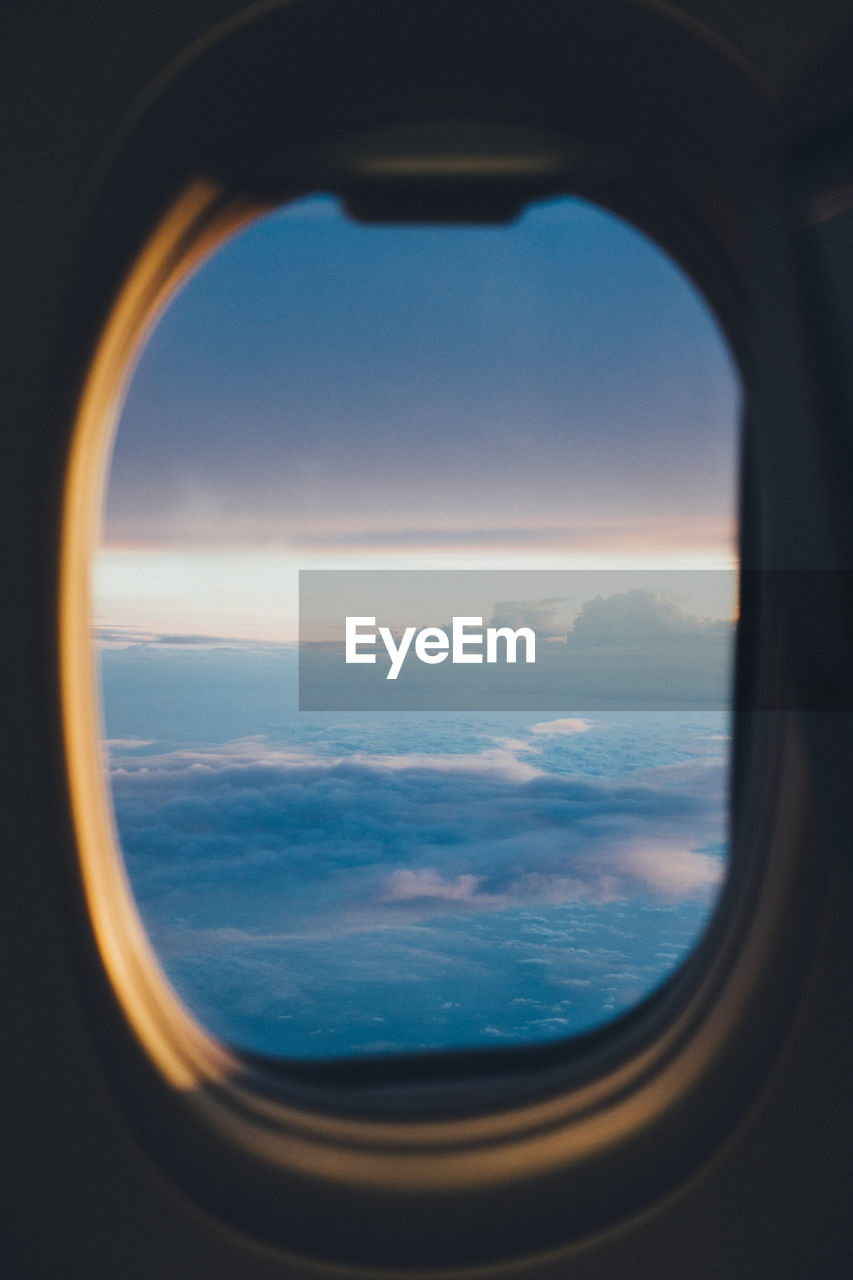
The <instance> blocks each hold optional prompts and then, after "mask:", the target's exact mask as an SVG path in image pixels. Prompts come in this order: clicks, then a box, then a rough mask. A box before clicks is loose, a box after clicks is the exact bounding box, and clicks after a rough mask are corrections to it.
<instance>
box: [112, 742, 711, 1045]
mask: <svg viewBox="0 0 853 1280" xmlns="http://www.w3.org/2000/svg"><path fill="white" fill-rule="evenodd" d="M411 723H412V731H413V732H416V733H417V741H418V742H420V741H422V740H423V741H424V746H428V744H429V742H430V741H432V740H435V741H436V742H442V743H444V744H445V747H446V744H447V742H448V741H450V740H454V735H453V734H452V733H450V732H449V731H448V730H443V731H442V733H441V734H440V735H438V736H437V737H436V738H435V739H431V738H430V735H429V733H425V731H424V730H418V729H417V726H418V725H419V724H421V723H423V722H421V721H419V719H418V717H412V722H411ZM541 723H542V724H543V725H545V726H546V728H548V727H549V726H550V727H551V728H554V726H559V725H560V724H561V722H560V721H543V722H541ZM580 723H581V724H583V725H584V726H585V727H584V729H583V731H580V732H578V731H577V727H576V726H575V727H571V726H566V725H563V726H562V727H561V728H560V729H554V731H553V732H552V731H550V729H548V731H545V732H543V731H538V732H536V731H534V730H535V729H536V726H528V727H524V728H516V736H515V738H513V739H510V738H505V739H502V740H495V739H492V740H489V739H488V738H486V737H485V736H484V735H482V734H481V735H480V745H479V749H478V748H477V746H475V745H474V743H475V741H476V735H474V736H471V735H470V734H468V735H460V734H459V730H458V729H457V730H456V736H455V740H457V741H458V742H459V744H460V746H464V747H465V749H464V750H460V751H459V752H452V751H450V750H447V749H444V750H442V751H441V752H440V753H438V754H436V755H432V754H430V753H429V751H428V750H421V751H417V752H415V753H413V754H412V755H411V756H407V755H406V754H404V753H403V752H401V751H399V750H398V749H396V742H397V740H398V735H399V736H402V737H405V727H404V726H403V725H401V726H400V727H399V728H398V729H397V730H396V731H395V730H394V729H393V728H392V727H391V722H387V723H385V724H383V728H382V730H381V731H380V729H379V723H378V722H377V725H376V732H377V733H381V736H380V737H379V738H378V742H380V743H382V744H386V743H387V744H388V745H394V746H395V750H394V751H393V752H388V753H383V752H382V751H381V750H375V749H374V750H368V749H365V748H364V747H362V749H361V750H359V751H357V752H355V753H353V754H349V755H346V754H341V747H342V744H343V743H344V741H345V740H346V736H345V734H342V726H341V725H339V724H333V725H330V726H329V727H328V728H324V730H323V736H322V738H321V739H320V740H319V741H318V743H317V746H316V748H315V747H312V746H305V745H302V746H298V747H288V746H286V745H282V744H281V743H280V742H276V741H273V742H271V741H268V740H267V739H265V738H264V737H261V736H253V737H247V738H241V739H238V740H234V741H232V742H226V743H220V744H216V745H211V746H209V747H207V748H194V749H175V750H153V751H148V752H147V753H145V754H142V752H144V750H145V748H144V746H142V744H137V743H135V742H128V743H127V744H124V743H121V742H115V743H114V744H113V747H112V752H113V769H112V772H111V776H112V779H113V795H114V801H115V808H116V813H117V818H118V826H119V830H120V833H121V840H122V845H123V848H124V851H125V857H126V861H127V865H128V870H129V874H130V879H131V882H132V884H133V888H134V892H135V894H136V897H137V901H138V903H139V906H140V910H141V913H142V916H143V919H144V921H145V924H146V927H147V929H148V931H149V934H150V936H151V938H152V942H153V944H154V946H155V950H156V951H157V954H158V955H159V956H160V958H161V961H162V962H163V964H164V966H165V968H166V970H167V973H168V974H169V977H170V978H171V980H172V981H173V983H174V984H175V986H176V988H177V990H178V992H179V993H180V994H181V996H182V997H183V998H184V999H185V1001H186V1002H187V1003H188V1005H189V1007H190V1008H191V1009H192V1011H193V1012H194V1014H195V1015H196V1016H197V1017H198V1018H200V1019H201V1021H202V1022H204V1023H205V1024H206V1025H207V1026H209V1027H210V1028H211V1030H212V1031H213V1032H214V1033H215V1034H218V1035H220V1036H222V1037H223V1038H224V1039H227V1040H229V1041H231V1042H232V1043H236V1044H239V1045H241V1046H243V1047H246V1048H250V1049H256V1050H258V1051H260V1052H267V1053H281V1054H285V1055H288V1054H293V1055H295V1056H298V1057H304V1058H318V1057H321V1058H325V1057H330V1056H332V1057H335V1056H341V1055H346V1054H349V1053H393V1052H401V1051H411V1050H417V1049H431V1048H443V1047H447V1046H449V1045H454V1046H464V1045H468V1044H472V1045H473V1044H486V1043H489V1042H490V1041H492V1040H493V1039H495V1038H496V1037H497V1036H498V1035H499V1037H500V1039H501V1041H502V1042H505V1043H507V1044H513V1043H515V1044H520V1043H536V1042H541V1041H543V1040H548V1039H560V1038H562V1037H564V1036H565V1035H568V1034H571V1033H575V1032H578V1031H582V1030H585V1029H587V1028H590V1027H593V1026H597V1025H600V1024H601V1022H602V1021H606V1020H607V1019H608V1018H610V1017H612V1016H613V1015H614V1014H615V1013H617V1012H619V1010H621V1009H623V1008H627V1007H629V1006H630V1005H631V1004H632V1003H634V1002H635V1001H636V1000H638V999H640V998H642V997H643V996H644V995H645V994H647V993H648V992H649V991H650V990H652V989H653V988H654V987H655V986H656V985H657V984H658V983H659V982H660V981H661V980H662V978H663V977H664V976H665V975H666V974H668V973H669V972H671V971H672V969H673V967H674V966H675V965H676V964H677V963H678V962H679V959H680V957H681V956H683V955H684V954H685V953H686V952H687V951H688V950H689V948H690V946H691V945H692V943H693V942H694V940H695V937H696V936H697V933H698V932H699V931H700V930H701V928H702V926H703V923H704V921H705V920H706V918H707V915H708V912H709V910H710V906H711V904H712V903H713V901H714V899H715V897H716V894H717V891H718V887H719V883H720V880H721V878H722V876H723V874H724V870H725V864H724V860H723V855H722V849H723V847H724V842H725V805H726V800H727V791H726V769H725V761H724V760H723V759H720V758H717V759H715V758H713V757H710V756H709V755H707V754H704V755H701V756H697V757H695V758H693V757H690V758H687V759H681V760H679V761H677V762H676V763H673V764H667V765H655V766H654V767H646V768H641V769H634V770H633V771H628V772H623V776H621V777H613V776H610V777H608V776H599V777H595V776H592V775H591V773H590V772H589V771H588V770H589V769H591V768H598V769H599V770H600V768H601V765H602V760H606V759H608V758H609V757H608V756H607V755H606V753H607V752H612V751H613V750H617V751H618V750H619V749H620V747H619V739H618V732H619V731H618V729H616V728H615V723H616V722H613V721H610V722H598V721H595V722H593V721H582V722H580ZM601 723H607V724H608V732H607V733H600V732H596V730H598V729H599V728H600V724H601ZM655 723H658V719H657V718H655ZM693 723H694V722H693V721H686V722H685V724H690V725H691V726H692V724H693ZM706 724H707V721H706V720H705V719H700V720H698V721H696V722H695V729H694V730H693V732H694V733H695V734H697V735H701V733H702V732H703V730H704V728H705V726H706ZM639 727H641V726H638V728H639ZM623 731H624V730H623ZM434 732H437V731H434ZM630 732H631V734H632V735H633V734H635V733H636V732H637V729H632V730H630ZM666 732H668V733H670V736H669V738H668V739H667V740H668V741H669V742H670V743H671V742H672V736H671V731H666ZM366 738H369V734H368V733H366V732H365V727H362V728H361V729H360V736H359V739H358V740H359V742H360V743H361V742H363V741H364V740H365V739H366ZM614 738H616V739H617V741H616V743H615V745H614V741H613V739H614ZM302 741H303V742H305V738H304V737H303V739H302ZM681 742H682V746H685V747H687V748H688V749H690V744H691V743H692V742H693V738H692V737H689V736H685V734H684V731H682V739H681ZM531 749H534V750H535V752H536V756H535V764H536V767H535V768H534V767H532V766H531V765H530V764H529V762H525V760H524V759H523V757H524V756H525V754H527V753H529V751H530V750H531ZM602 751H603V752H605V755H604V757H602V755H601V754H600V753H601V752H602ZM324 752H325V754H324ZM656 758H660V753H659V751H658V750H657V749H656V748H655V747H653V746H652V745H651V744H650V746H649V747H648V748H647V749H646V750H645V751H644V752H641V753H640V754H639V756H638V760H639V761H642V760H643V759H648V760H654V759H656ZM521 766H524V767H521ZM568 768H572V769H573V770H584V769H587V772H585V773H582V772H578V771H576V772H567V771H565V770H567V769H568ZM556 769H563V770H564V772H554V770H556ZM380 1016H381V1017H382V1018H384V1019H385V1021H384V1022H383V1023H382V1030H381V1036H382V1038H381V1040H380V1039H378V1038H377V1036H376V1026H375V1023H376V1019H377V1017H380ZM489 1028H492V1030H489Z"/></svg>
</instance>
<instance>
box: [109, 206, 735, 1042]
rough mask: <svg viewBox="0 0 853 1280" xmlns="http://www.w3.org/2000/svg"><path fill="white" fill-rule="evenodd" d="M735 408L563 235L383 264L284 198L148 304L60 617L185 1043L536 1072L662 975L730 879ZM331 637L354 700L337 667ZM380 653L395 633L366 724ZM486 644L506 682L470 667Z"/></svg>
mask: <svg viewBox="0 0 853 1280" xmlns="http://www.w3.org/2000/svg"><path fill="white" fill-rule="evenodd" d="M738 403H739V387H738V383H737V378H736V375H735V371H734V367H733V363H732V360H731V357H730V354H729V351H728V349H727V346H726V344H725V342H724V340H723V338H722V336H721V334H720V331H719V329H718V327H717V325H716V323H715V320H714V318H713V317H712V315H711V313H710V311H709V309H708V307H707V305H706V304H705V303H704V301H703V300H702V298H701V297H700V296H699V295H698V294H697V292H696V290H695V289H694V288H693V287H692V285H691V284H690V282H689V281H688V280H687V278H686V277H685V276H684V274H683V273H682V272H680V270H679V269H678V268H677V267H676V266H675V265H674V264H673V263H672V261H671V260H670V259H669V258H668V257H667V256H666V255H665V254H664V253H663V252H662V251H661V250H660V249H659V248H658V247H656V246H655V245H654V244H653V243H651V242H650V241H649V240H648V239H646V238H645V237H644V236H642V235H641V234H640V233H638V232H637V231H636V230H634V229H633V228H631V227H630V226H628V225H627V224H626V223H624V222H622V221H621V220H620V219H618V218H616V217H614V216H612V215H610V214H608V213H605V212H604V211H602V210H600V209H598V208H596V207H594V206H592V205H590V204H588V203H586V202H584V201H582V200H578V199H569V198H565V199H559V200H552V201H547V202H543V203H540V204H537V205H533V206H531V207H530V208H529V209H528V210H527V211H526V212H525V213H524V215H523V216H522V217H521V218H520V219H519V220H518V221H517V222H515V223H513V224H511V225H508V226H505V227H485V226H465V227H446V226H444V227H438V226H436V227H390V226H358V225H356V224H354V223H353V222H351V221H350V220H349V219H348V218H347V217H346V216H345V215H343V214H342V213H341V212H340V210H339V208H338V206H337V204H336V203H335V202H334V200H332V199H331V198H326V197H312V198H310V199H306V200H303V201H300V202H298V203H295V204H293V205H290V206H287V207H285V208H282V209H281V210H279V211H277V212H275V213H273V214H272V215H270V216H268V217H266V218H264V219H262V220H260V221H259V222H257V223H256V224H254V225H253V226H252V227H251V228H250V229H248V230H246V231H243V232H242V233H241V234H239V235H238V236H236V237H235V238H234V239H232V240H231V241H230V242H229V243H227V244H226V245H225V246H224V247H223V248H222V249H221V250H220V251H219V252H218V253H217V254H215V255H214V256H213V257H212V258H211V259H210V260H209V261H208V262H207V263H206V264H205V265H204V266H203V267H202V268H201V269H200V270H199V271H197V273H196V274H195V275H194V276H193V277H192V278H191V279H190V280H189V281H188V283H186V284H185V285H184V287H183V288H182V290H181V291H180V292H179V294H178V295H177V296H176V297H175V298H174V300H173V301H172V303H171V305H170V306H169V308H168V310H167V311H166V312H165V314H164V315H163V317H162V318H161V319H160V321H159V323H158V324H157V326H156V328H155V329H154V331H153V332H152V334H151V335H150V336H149V339H148V342H147V344H146V346H145V349H144V351H143V353H142V354H141V356H140V358H139V362H138V365H137V368H136V371H135V374H134V376H133V378H132V380H131V383H130V387H129V390H128V394H127V398H126V403H125V405H124V409H123V412H122V416H121V421H120V425H119V429H118V433H117V437H116V441H115V447H114V454H113V459H112V466H111V471H110V476H109V483H108V490H107V495H106V509H105V518H104V524H103V534H102V540H101V545H100V550H99V552H98V556H97V562H96V566H95V575H94V577H95V601H94V610H95V618H96V644H97V648H98V654H99V662H100V671H101V690H102V701H103V713H104V723H105V733H106V738H107V746H108V767H109V773H110V783H111V791H112V798H113V804H114V808H115V815H116V820H117V827H118V832H119V837H120V843H121V851H122V855H123V857H124V860H125V863H126V866H127V870H128V873H129V877H130V881H131V884H132V888H133V892H134V894H135V897H136V900H137V903H138V906H139V909H140V913H141V915H142V918H143V921H144V924H145V926H146V929H147V930H148V933H149V935H150V938H151V940H152V942H153V945H154V947H155V950H156V952H157V955H158V956H159V959H160V961H161V963H162V965H163V968H164V970H165V972H166V974H167V976H168V977H169V979H170V981H171V982H172V984H173V985H174V987H175V988H176V990H177V992H178V993H179V995H180V996H181V998H182V999H183V1001H184V1002H185V1004H186V1005H187V1007H188V1008H189V1009H190V1010H191V1011H192V1012H193V1013H194V1014H195V1015H196V1016H197V1017H198V1018H199V1019H200V1020H201V1021H202V1022H203V1023H204V1025H206V1026H207V1027H208V1028H209V1029H210V1030H211V1031H212V1032H213V1033H214V1034H215V1035H217V1036H219V1037H221V1038H222V1039H224V1040H226V1041H228V1042H230V1043H233V1044H235V1045H237V1046H239V1047H242V1048H244V1049H249V1050H252V1051H257V1052H262V1053H267V1054H272V1055H280V1056H283V1057H292V1058H301V1059H309V1058H333V1057H334V1058H337V1057H347V1056H365V1055H373V1054H388V1053H408V1052H413V1051H424V1050H433V1049H448V1048H468V1047H483V1046H518V1045H525V1044H539V1043H545V1042H551V1041H554V1040H558V1039H562V1038H565V1037H569V1036H573V1035H576V1034H578V1033H581V1032H584V1031H587V1030H590V1029H592V1028H595V1027H598V1026H600V1025H602V1024H604V1023H606V1022H607V1021H609V1020H611V1019H613V1018H615V1017H616V1016H617V1015H619V1014H620V1013H623V1012H624V1011H626V1010H628V1009H630V1008H631V1007H633V1006H634V1005H635V1004H636V1003H637V1002H638V1001H640V1000H642V999H643V998H644V997H645V996H647V995H649V994H650V993H651V992H652V991H654V990H655V989H656V988H657V987H658V986H660V984H661V983H662V982H663V981H665V979H666V978H667V977H668V976H670V975H671V974H672V973H673V971H674V970H675V969H676V968H677V967H678V966H679V964H680V963H681V962H682V961H683V960H684V958H685V957H686V956H687V955H688V953H689V952H690V950H691V948H692V947H693V946H694V945H695V943H696V942H697V940H698V939H699V938H700V936H701V935H702V932H703V930H704V928H705V926H706V923H707V921H708V919H709V916H710V913H711V912H712V910H713V908H714V904H715V903H716V901H717V899H718V896H719V893H720V890H721V886H722V883H723V880H724V877H725V872H726V862H727V818H728V802H729V792H728V765H729V743H730V715H731V707H730V689H731V675H732V662H733V652H734V648H733V633H734V610H735V599H736V585H737V584H736V568H737V561H736V529H735V518H734V509H735V508H734V503H735V490H736V452H737V438H736V437H737V429H736V428H737V420H738ZM318 571H323V573H322V575H321V574H320V573H319V572H318ZM332 571H334V572H332ZM300 572H302V573H303V600H302V613H303V618H302V623H303V635H302V641H303V651H302V654H300V651H299V645H298V640H299V617H298V614H299V590H298V581H299V578H298V575H299V573H300ZM359 575H363V577H361V576H359ZM382 575H385V576H384V577H383V576H382ZM419 575H420V576H419ZM371 583H372V585H370V584H371ZM306 584H307V586H306ZM377 584H378V585H377ZM368 586H369V587H370V591H373V590H374V588H375V589H376V591H378V593H379V594H378V595H377V594H373V595H369V593H368V596H365V595H363V594H362V595H360V594H359V592H363V591H364V590H367V587H368ZM321 597H322V598H321ZM318 600H319V605H318ZM315 606H316V607H315ZM336 607H337V609H338V613H339V614H340V617H339V618H338V622H339V623H340V628H341V630H340V634H337V635H335V636H331V633H326V632H324V631H323V625H325V623H324V619H326V620H327V621H328V619H329V618H331V619H332V622H329V625H330V626H331V625H332V624H333V622H334V615H335V608H336ZM324 610H325V613H324ZM385 611H387V612H385ZM344 614H345V615H346V616H347V617H351V618H358V617H360V618H366V619H369V618H373V619H374V621H375V625H374V626H373V627H372V628H371V627H370V626H369V625H368V624H367V623H362V624H359V625H360V627H361V631H360V635H361V637H362V639H361V645H360V648H358V650H357V652H359V653H361V654H363V655H369V654H373V655H374V656H375V657H376V662H375V663H373V664H368V663H364V664H355V663H354V664H350V665H347V666H346V669H344V667H342V666H341V665H340V664H341V662H342V661H343V660H344V659H343V658H342V655H343V654H344V652H345V648H344V642H343V641H344V637H343V622H344ZM383 617H384V618H385V620H386V622H387V631H388V634H389V636H390V637H391V639H392V640H393V645H394V647H395V648H399V645H400V644H401V637H402V636H403V634H404V633H405V631H406V628H407V626H409V625H411V626H412V627H413V628H414V633H413V635H412V637H411V643H410V647H409V649H408V650H407V655H406V657H405V666H404V667H403V666H401V669H400V671H399V673H398V674H399V679H398V680H397V682H396V683H394V682H393V681H391V680H389V679H388V672H389V670H390V664H391V663H392V656H391V653H390V651H389V650H388V649H387V648H386V647H385V646H384V642H383V640H382V638H381V636H380V632H379V628H380V627H381V626H382V624H383ZM454 617H456V618H459V617H469V618H472V619H476V620H477V621H478V622H479V623H480V624H481V625H480V627H479V632H482V633H483V636H484V639H483V641H482V644H481V645H479V647H478V644H477V642H476V641H474V642H473V643H470V644H469V647H468V649H467V650H464V649H463V650H462V654H463V655H464V653H465V652H467V653H468V654H475V655H476V654H479V655H480V656H481V657H482V658H483V659H484V660H483V661H482V662H481V663H479V664H476V663H475V664H470V665H468V664H465V663H457V662H455V661H454V657H455V655H454V649H453V621H452V620H453V618H454ZM309 622H310V623H311V626H312V627H315V629H314V630H310V629H309V631H310V633H306V631H305V628H306V626H308V623H309ZM490 626H491V627H492V628H493V629H495V630H496V631H497V630H498V629H500V628H506V629H508V630H509V631H513V632H519V633H520V632H521V631H522V630H524V629H527V630H529V631H530V632H531V633H532V634H533V635H534V637H535V642H536V645H537V656H536V660H535V663H531V662H530V659H529V656H528V655H527V654H526V653H524V654H523V650H522V646H523V645H526V643H527V642H526V640H525V638H523V637H520V638H519V639H518V641H517V644H518V652H517V654H516V658H517V661H516V663H515V665H514V667H513V666H512V664H509V663H508V662H507V661H506V656H507V648H506V647H505V646H506V645H507V638H506V636H504V637H502V638H501V639H500V641H498V642H496V646H497V654H498V658H497V659H496V660H495V662H494V663H492V664H490V663H489V662H488V661H487V660H486V659H487V649H486V640H485V632H486V630H487V629H488V628H489V627H490ZM424 629H430V630H431V632H432V633H433V634H432V635H431V636H427V637H425V638H424V639H423V640H422V641H421V645H420V649H418V647H417V646H418V633H419V632H422V631H423V630H424ZM468 630H469V633H470V632H473V633H474V634H475V635H476V634H478V628H477V626H476V625H475V624H473V623H472V624H470V625H469V627H468ZM442 631H443V633H444V635H445V636H446V637H447V641H446V647H445V648H442V641H441V636H440V635H436V634H435V633H436V632H442ZM371 634H373V635H374V639H373V641H370V640H369V639H364V637H365V636H369V635H371ZM429 642H432V645H433V647H432V649H430V648H429ZM311 646H315V647H314V648H311ZM440 653H444V655H445V656H444V658H443V659H442V660H441V664H439V661H438V660H436V661H434V662H429V661H428V658H429V657H433V658H436V655H438V654H440ZM306 654H309V655H316V654H319V655H320V656H321V658H322V662H324V663H325V664H326V666H325V667H323V666H322V663H321V667H320V668H319V669H318V670H319V671H320V674H319V676H318V677H317V678H316V680H315V681H314V684H313V685H312V686H311V688H310V689H309V688H308V681H307V676H306V672H309V671H310V670H312V668H310V665H309V663H308V659H307V658H306ZM419 654H420V655H421V656H419ZM423 655H426V657H424V656H423ZM300 657H301V658H302V659H303V690H302V704H301V706H300V690H299V667H300ZM560 664H562V666H561V665H560ZM558 669H559V670H561V671H568V672H570V675H571V679H570V680H569V682H568V684H562V683H561V682H560V679H558V678H557V677H556V676H554V675H553V673H554V672H556V671H558ZM324 671H325V672H327V673H328V672H331V673H332V675H331V676H329V677H328V679H327V678H326V677H325V676H324V675H323V672H324ZM315 674H316V673H315ZM350 678H352V679H353V680H356V679H358V680H361V681H362V684H361V685H359V686H358V689H359V690H361V692H359V693H357V695H356V694H353V695H352V696H351V697H350V696H349V694H345V693H343V692H342V690H343V689H344V684H343V681H344V680H345V679H346V680H350ZM433 678H434V679H435V681H436V683H435V684H434V685H431V684H430V683H429V681H430V680H433ZM480 679H482V680H484V681H486V684H485V685H482V684H481V685H478V684H477V680H480ZM365 681H366V682H367V683H364V682H365ZM371 681H372V684H371V683H370V682H371ZM490 681H491V682H492V683H489V682H490ZM500 681H504V682H505V683H503V684H501V683H500ZM507 681H508V682H509V683H506V682H507ZM525 681H526V683H525ZM330 682H331V683H330ZM336 682H337V683H336ZM349 687H350V686H349V685H347V686H346V688H347V689H349ZM353 688H355V686H353ZM484 688H485V689H486V693H485V695H483V693H482V690H483V689H484ZM318 690H319V692H318ZM365 690H366V692H365ZM472 691H473V692H472ZM395 698H396V699H397V700H396V701H395Z"/></svg>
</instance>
